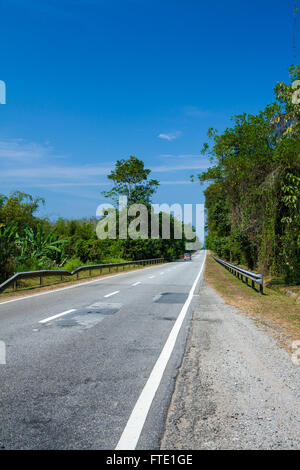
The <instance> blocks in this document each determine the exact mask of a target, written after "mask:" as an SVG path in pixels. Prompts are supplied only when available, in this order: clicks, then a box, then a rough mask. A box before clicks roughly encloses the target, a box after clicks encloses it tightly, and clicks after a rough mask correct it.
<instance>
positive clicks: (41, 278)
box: [40, 276, 43, 286]
mask: <svg viewBox="0 0 300 470" xmlns="http://www.w3.org/2000/svg"><path fill="white" fill-rule="evenodd" d="M42 285H43V277H42V276H40V286H42Z"/></svg>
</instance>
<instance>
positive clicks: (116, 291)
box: [104, 290, 120, 297]
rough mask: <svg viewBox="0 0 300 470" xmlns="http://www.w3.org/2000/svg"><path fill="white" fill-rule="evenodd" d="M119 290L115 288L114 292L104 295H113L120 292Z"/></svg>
mask: <svg viewBox="0 0 300 470" xmlns="http://www.w3.org/2000/svg"><path fill="white" fill-rule="evenodd" d="M119 292H120V291H119V290H115V291H114V292H111V293H110V294H106V295H104V297H111V296H112V295H115V294H118V293H119Z"/></svg>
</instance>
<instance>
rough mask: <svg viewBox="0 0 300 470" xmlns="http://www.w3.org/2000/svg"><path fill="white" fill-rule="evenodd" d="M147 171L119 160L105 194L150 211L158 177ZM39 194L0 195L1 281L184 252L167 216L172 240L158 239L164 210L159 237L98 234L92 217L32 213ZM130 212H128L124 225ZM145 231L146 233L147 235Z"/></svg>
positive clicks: (182, 241) (138, 164) (131, 160)
mask: <svg viewBox="0 0 300 470" xmlns="http://www.w3.org/2000/svg"><path fill="white" fill-rule="evenodd" d="M149 173H150V170H147V169H145V168H144V163H143V162H142V161H141V160H138V159H137V158H136V157H132V156H131V157H130V158H129V159H128V160H120V161H118V162H117V164H116V168H115V170H113V171H112V172H111V174H110V175H109V176H108V178H109V179H111V180H112V181H113V182H114V184H115V185H114V187H113V189H112V190H111V191H109V192H107V193H106V194H105V195H106V196H107V197H109V198H112V199H113V200H114V201H115V202H116V200H117V197H118V196H119V195H126V196H127V197H128V209H129V208H130V206H131V204H133V203H143V204H145V205H146V206H147V207H148V216H149V219H150V214H151V206H150V203H151V196H152V194H153V193H154V192H155V190H156V188H157V186H158V184H159V183H158V181H156V180H148V175H149ZM41 204H44V201H43V199H41V198H33V197H32V196H31V195H30V194H26V193H21V192H19V191H16V192H14V193H12V194H11V195H9V196H4V195H0V282H3V281H4V280H6V279H7V278H9V277H10V276H12V275H13V274H14V273H15V272H22V271H33V270H41V269H61V268H63V269H67V270H69V271H71V270H74V269H75V268H77V267H78V266H82V265H89V264H101V263H114V262H115V263H117V262H122V261H132V260H140V259H149V258H166V259H171V258H172V257H177V256H180V255H182V254H183V252H184V247H185V239H184V236H183V238H182V239H174V225H176V223H177V224H178V222H176V220H175V219H174V217H172V215H171V217H170V219H171V220H170V227H171V230H170V234H171V236H170V239H168V240H165V239H162V238H161V223H162V214H160V215H159V216H158V218H157V220H158V224H159V229H160V232H159V234H160V236H159V238H157V239H151V238H150V227H151V224H150V223H149V231H148V233H147V234H146V237H145V233H144V232H143V231H142V230H141V234H140V235H141V236H140V237H138V238H136V239H131V238H125V239H122V238H120V237H119V233H118V226H117V231H116V239H110V238H106V239H99V238H98V237H97V234H96V225H97V222H98V221H97V220H96V218H90V219H82V220H67V219H63V218H59V219H58V220H57V221H55V222H52V221H49V220H48V219H47V218H39V217H37V216H36V212H37V210H38V209H39V207H40V205H41ZM132 219H134V217H132V216H129V217H128V224H130V222H131V221H132ZM147 236H148V238H147Z"/></svg>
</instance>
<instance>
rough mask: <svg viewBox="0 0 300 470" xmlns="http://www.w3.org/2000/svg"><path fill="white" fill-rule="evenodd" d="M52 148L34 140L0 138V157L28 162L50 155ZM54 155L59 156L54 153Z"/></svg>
mask: <svg viewBox="0 0 300 470" xmlns="http://www.w3.org/2000/svg"><path fill="white" fill-rule="evenodd" d="M52 153H53V149H52V147H50V146H49V145H40V144H37V143H36V142H27V141H25V140H23V139H11V140H0V158H3V159H6V160H8V161H9V160H17V161H19V162H20V161H21V162H24V163H25V162H26V163H28V162H30V161H31V160H37V159H40V158H44V157H49V156H50V155H52ZM55 157H61V156H60V155H55Z"/></svg>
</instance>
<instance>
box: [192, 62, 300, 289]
mask: <svg viewBox="0 0 300 470" xmlns="http://www.w3.org/2000/svg"><path fill="white" fill-rule="evenodd" d="M291 71H292V80H294V79H295V78H299V77H300V69H299V68H295V67H294V68H291ZM294 82H295V80H294V81H293V83H292V84H290V85H286V84H284V83H281V82H279V83H278V84H277V85H276V87H275V89H274V91H275V96H276V99H277V102H275V103H273V104H271V105H268V106H267V107H266V108H265V109H264V110H263V111H261V112H259V113H258V114H257V115H249V114H242V115H239V116H235V117H234V118H233V126H232V127H231V128H227V129H226V130H225V132H223V134H221V135H218V134H217V133H215V132H214V133H212V132H211V130H210V131H209V137H212V138H213V144H212V146H211V148H210V147H209V146H208V144H206V145H205V146H204V150H205V151H207V150H209V149H210V150H209V152H210V155H211V156H212V163H213V165H212V167H211V168H209V169H208V170H207V171H205V172H203V173H202V174H201V175H199V179H200V181H201V182H204V181H208V182H210V183H211V184H210V186H209V187H208V188H207V189H206V190H205V195H206V208H207V211H208V218H207V221H208V230H209V235H208V238H207V246H208V248H210V249H212V250H213V251H215V252H217V253H218V254H219V255H220V256H222V257H224V258H227V259H230V260H232V261H235V262H237V263H241V264H246V265H248V266H249V268H250V269H252V268H255V267H257V268H258V269H259V270H262V271H264V272H266V273H271V274H275V275H280V276H283V277H284V279H285V281H286V282H299V279H300V256H299V254H300V253H299V251H300V237H299V233H300V126H299V123H300V106H299V104H297V103H296V104H295V103H294V101H295V100H294V99H293V94H294V93H295V85H294ZM299 85H300V81H299Z"/></svg>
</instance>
